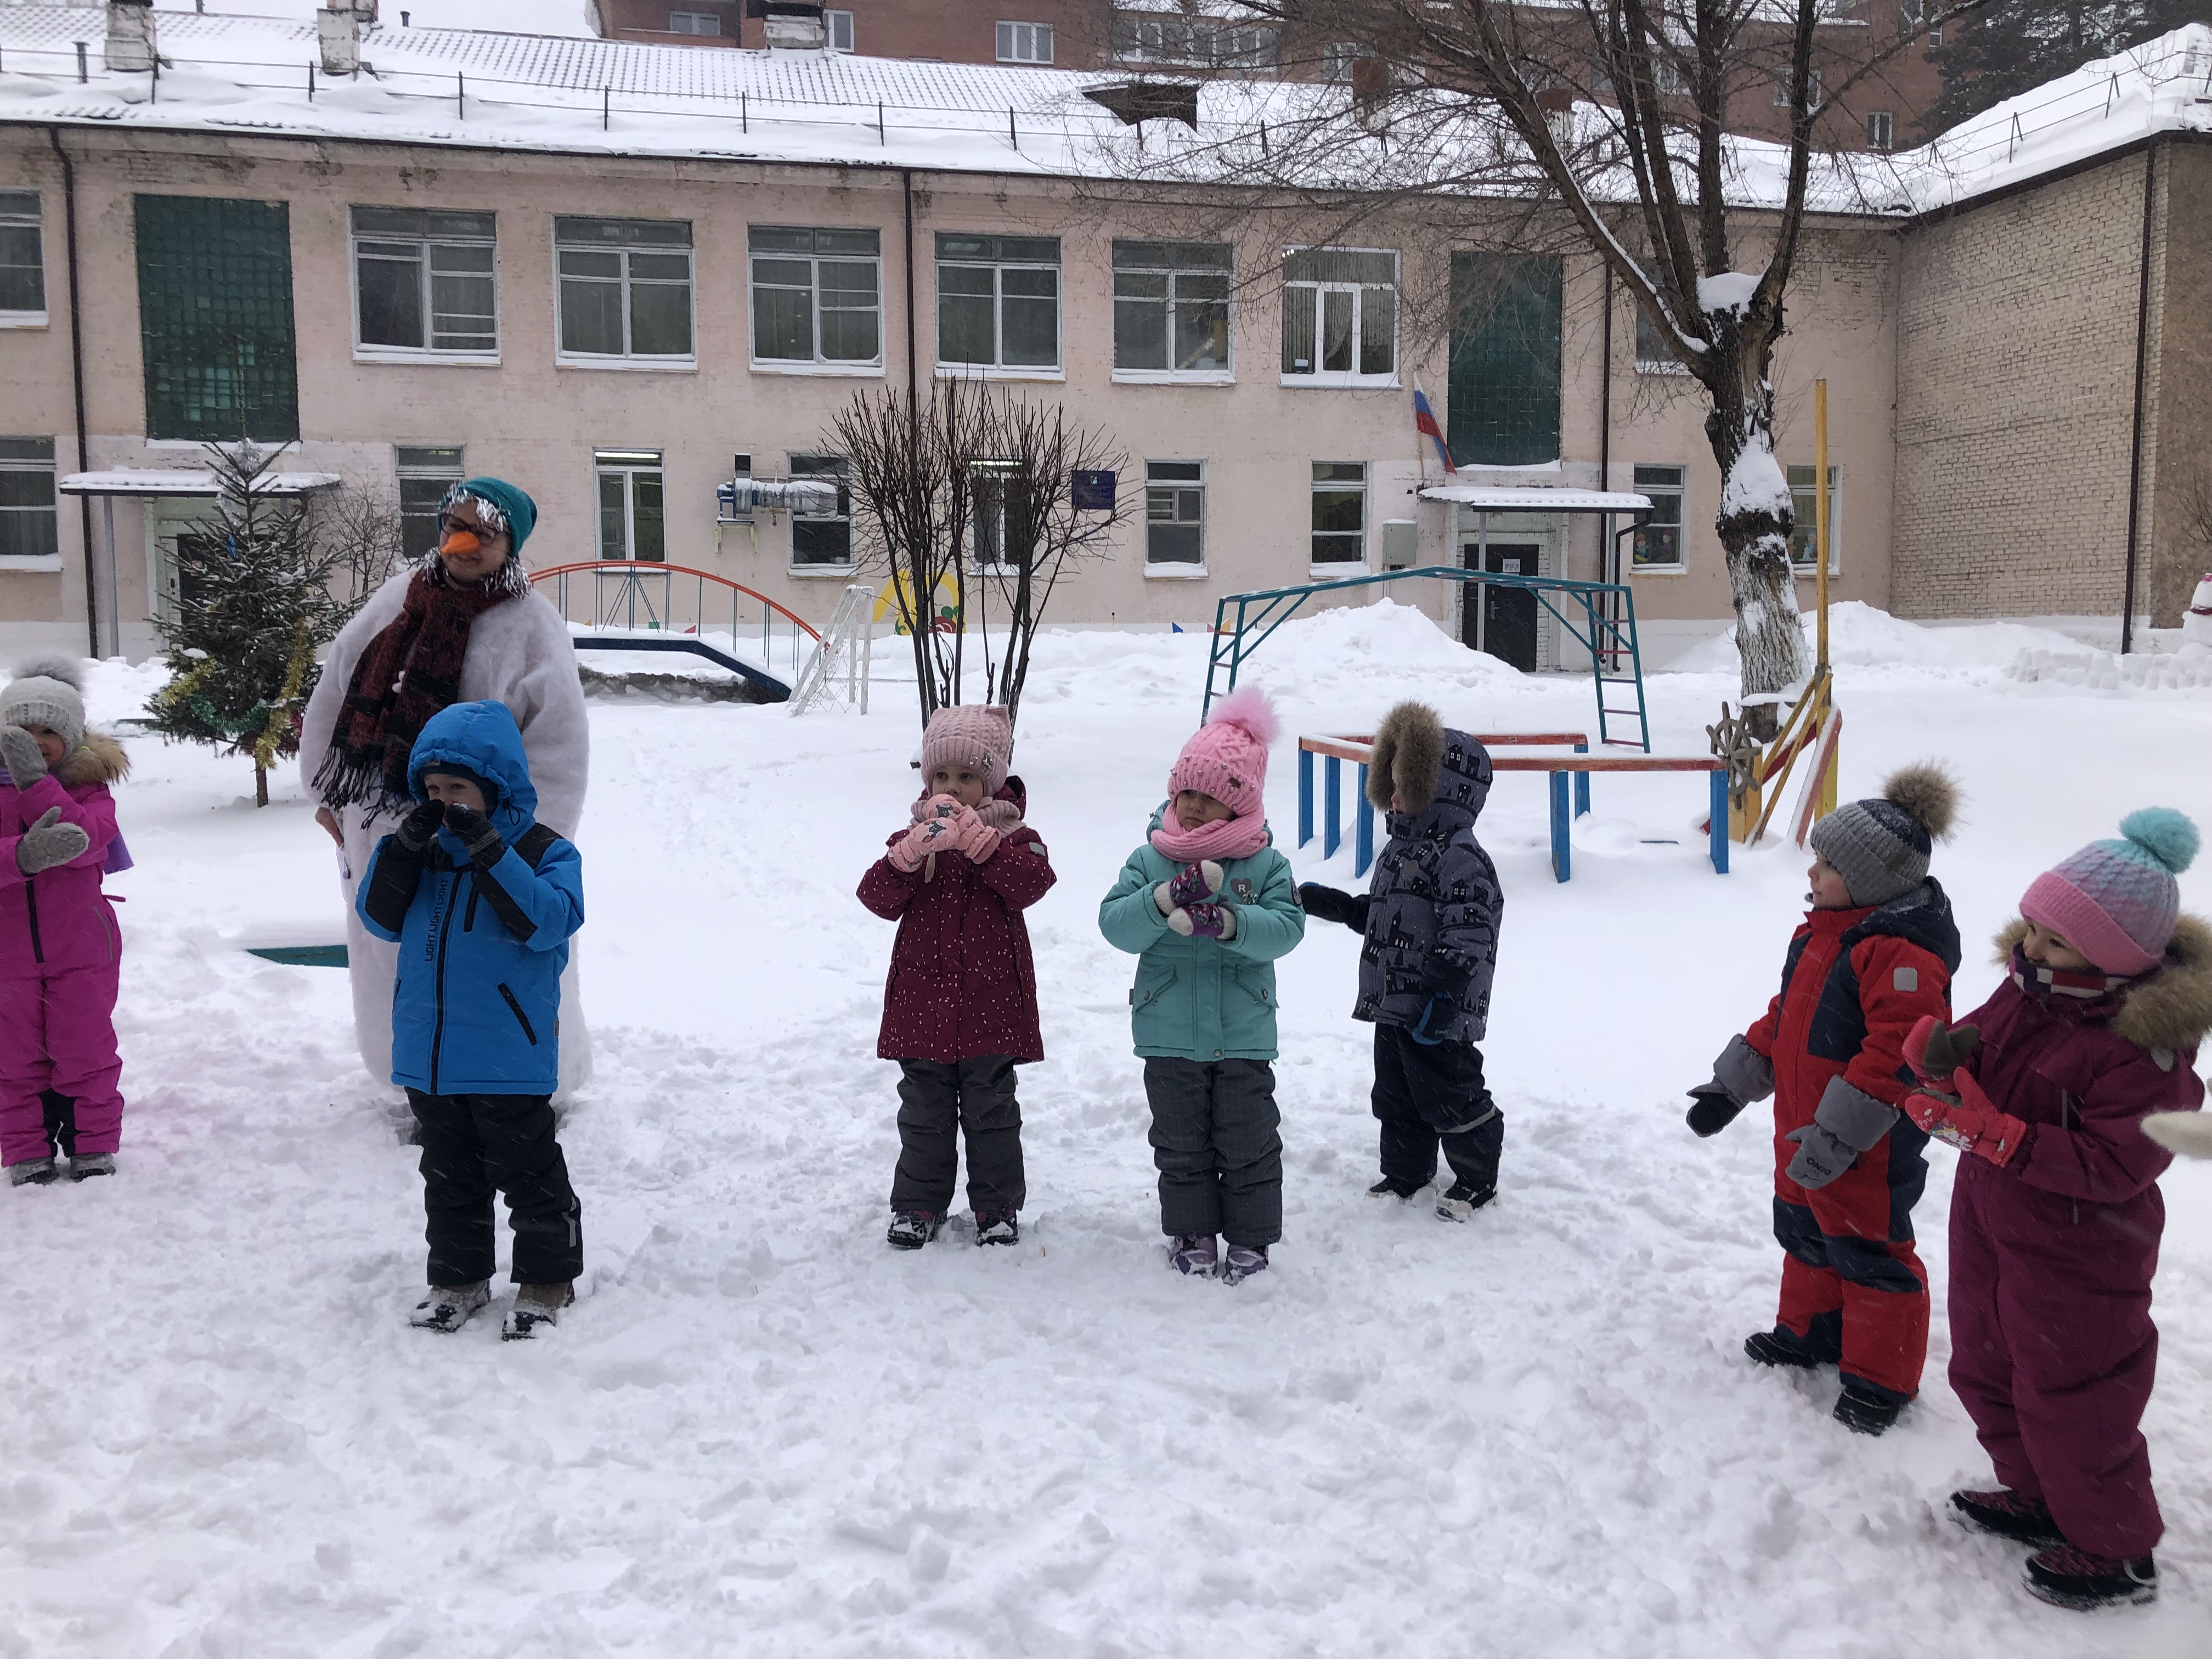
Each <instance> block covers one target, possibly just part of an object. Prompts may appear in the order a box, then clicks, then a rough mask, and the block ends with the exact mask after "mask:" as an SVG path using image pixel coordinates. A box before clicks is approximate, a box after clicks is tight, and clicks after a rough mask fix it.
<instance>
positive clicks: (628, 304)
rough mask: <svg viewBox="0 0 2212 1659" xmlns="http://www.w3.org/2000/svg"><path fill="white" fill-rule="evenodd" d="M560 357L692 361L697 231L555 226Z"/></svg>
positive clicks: (631, 222) (604, 222) (619, 224)
mask: <svg viewBox="0 0 2212 1659" xmlns="http://www.w3.org/2000/svg"><path fill="white" fill-rule="evenodd" d="M553 241H554V257H555V258H556V262H557V264H558V266H559V270H560V274H561V352H562V356H573V357H618V358H629V359H632V360H638V359H653V358H659V359H662V360H664V361H665V360H669V359H682V360H686V361H688V360H689V359H690V356H691V351H692V347H691V226H690V222H689V221H686V220H681V219H572V218H568V217H566V216H562V217H560V218H556V219H555V220H554V221H553Z"/></svg>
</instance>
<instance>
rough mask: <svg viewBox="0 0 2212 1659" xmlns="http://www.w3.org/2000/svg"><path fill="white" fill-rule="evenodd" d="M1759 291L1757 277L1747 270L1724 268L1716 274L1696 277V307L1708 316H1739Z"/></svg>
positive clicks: (1749, 305) (1748, 306)
mask: <svg viewBox="0 0 2212 1659" xmlns="http://www.w3.org/2000/svg"><path fill="white" fill-rule="evenodd" d="M1758 291H1759V277H1758V276H1756V275H1755V274H1754V273H1753V272H1751V271H1748V270H1724V271H1722V272H1721V273H1720V274H1719V275H1718V276H1700V277H1699V278H1698V309H1699V310H1700V311H1702V312H1704V313H1705V315H1706V316H1708V317H1715V316H1722V315H1735V316H1741V315H1742V314H1743V313H1744V312H1746V311H1747V310H1748V309H1749V308H1750V307H1751V296H1752V295H1754V294H1756V293H1757V292H1758Z"/></svg>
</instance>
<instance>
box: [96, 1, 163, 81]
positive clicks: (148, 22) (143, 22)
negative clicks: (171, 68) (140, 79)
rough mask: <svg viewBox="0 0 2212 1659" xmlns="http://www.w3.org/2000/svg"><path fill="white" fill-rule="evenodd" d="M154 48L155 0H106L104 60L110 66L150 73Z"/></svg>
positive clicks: (120, 70) (126, 71)
mask: <svg viewBox="0 0 2212 1659" xmlns="http://www.w3.org/2000/svg"><path fill="white" fill-rule="evenodd" d="M154 59H155V40H154V5H153V0H107V45H106V49H105V52H104V55H103V57H102V59H101V61H102V62H104V63H105V64H106V65H107V67H108V69H109V70H111V71H112V72H118V73H121V74H125V75H146V74H150V73H151V72H152V70H153V68H154Z"/></svg>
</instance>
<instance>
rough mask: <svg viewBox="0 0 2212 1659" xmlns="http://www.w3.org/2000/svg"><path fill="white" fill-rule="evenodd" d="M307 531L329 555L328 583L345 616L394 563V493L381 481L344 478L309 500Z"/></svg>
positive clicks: (397, 547)
mask: <svg viewBox="0 0 2212 1659" xmlns="http://www.w3.org/2000/svg"><path fill="white" fill-rule="evenodd" d="M307 520H308V534H309V537H310V538H311V539H312V540H313V543H314V544H315V546H316V547H317V548H319V550H322V551H323V552H325V553H326V554H328V555H330V556H331V559H332V561H333V563H332V566H331V589H332V591H333V592H336V593H337V596H338V597H339V599H341V600H343V602H344V604H345V607H346V614H347V615H348V616H350V615H352V613H353V612H354V611H356V610H358V609H359V608H360V607H361V605H362V603H363V602H364V601H366V600H367V599H368V596H369V595H370V594H372V593H374V592H376V590H377V589H378V588H380V587H381V586H384V584H385V582H386V580H387V579H389V578H390V576H391V574H392V572H393V571H394V570H396V569H398V568H399V562H400V560H401V559H402V558H403V557H404V556H405V549H404V548H403V547H402V546H401V544H400V526H399V498H398V496H397V495H393V494H392V491H391V490H390V489H387V488H386V487H385V486H384V485H383V484H382V483H380V482H378V481H368V482H363V481H362V480H360V479H357V478H356V479H349V480H348V481H347V482H346V483H343V484H342V485H340V486H339V487H338V488H337V489H325V490H321V491H319V492H318V493H317V494H316V495H313V496H311V497H310V498H309V500H308V506H307Z"/></svg>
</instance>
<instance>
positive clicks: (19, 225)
mask: <svg viewBox="0 0 2212 1659" xmlns="http://www.w3.org/2000/svg"><path fill="white" fill-rule="evenodd" d="M11 313H12V314H13V316H15V318H17V319H25V320H28V319H37V320H40V321H43V320H44V319H45V318H46V251H45V249H44V247H43V246H41V244H40V236H39V192H38V191H35V190H0V319H5V318H8V317H9V316H10V314H11Z"/></svg>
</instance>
